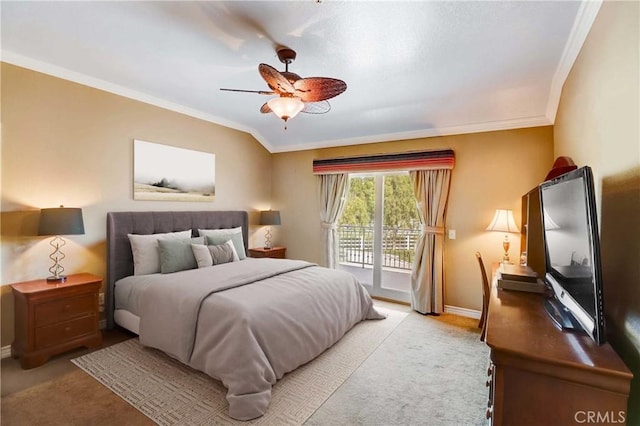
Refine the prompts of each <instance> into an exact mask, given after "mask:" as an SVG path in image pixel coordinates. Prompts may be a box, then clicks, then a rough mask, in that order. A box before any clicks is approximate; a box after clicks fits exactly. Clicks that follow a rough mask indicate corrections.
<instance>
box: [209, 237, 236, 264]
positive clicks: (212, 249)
mask: <svg viewBox="0 0 640 426" xmlns="http://www.w3.org/2000/svg"><path fill="white" fill-rule="evenodd" d="M207 248H208V249H209V253H211V260H213V266H215V265H220V264H222V263H229V262H233V250H232V249H231V247H229V245H228V244H227V243H224V244H220V245H217V246H207Z"/></svg>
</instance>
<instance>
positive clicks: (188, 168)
mask: <svg viewBox="0 0 640 426" xmlns="http://www.w3.org/2000/svg"><path fill="white" fill-rule="evenodd" d="M133 144H134V147H133V199H134V200H160V201H213V199H214V196H215V190H216V178H215V155H214V154H211V153H208V152H201V151H193V150H190V149H184V148H177V147H174V146H168V145H161V144H157V143H152V142H145V141H141V140H137V139H135V140H134V141H133Z"/></svg>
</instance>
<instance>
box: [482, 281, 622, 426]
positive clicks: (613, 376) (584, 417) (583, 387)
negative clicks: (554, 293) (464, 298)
mask: <svg viewBox="0 0 640 426" xmlns="http://www.w3.org/2000/svg"><path fill="white" fill-rule="evenodd" d="M494 275H495V274H494ZM495 282H496V281H495V278H494V280H493V283H494V285H492V289H491V299H490V302H489V312H488V318H487V335H486V343H487V345H489V347H490V348H491V366H490V367H489V371H488V374H489V379H488V381H487V386H489V389H490V391H489V404H488V406H489V408H488V410H487V418H489V417H490V418H491V419H492V424H494V425H519V426H524V425H573V424H588V423H597V424H617V425H620V424H624V423H625V419H626V411H627V399H628V396H629V388H630V384H631V379H632V377H633V376H632V374H631V372H630V371H629V369H628V368H627V367H626V366H625V364H624V363H623V362H622V360H621V359H620V357H619V356H618V355H617V354H616V352H615V351H614V350H613V348H612V347H611V346H610V345H608V344H604V345H602V346H598V345H596V344H595V343H594V342H593V341H592V340H591V339H590V338H589V337H588V336H587V335H586V334H578V333H572V332H563V331H562V330H560V329H558V328H557V327H556V326H555V324H554V323H553V321H552V320H551V318H550V317H549V316H548V315H547V313H546V312H545V310H544V307H543V300H544V296H543V295H541V294H536V293H526V292H519V291H513V290H501V289H497V288H496V287H495ZM589 419H591V420H593V421H589ZM595 420H599V421H597V422H596V421H595Z"/></svg>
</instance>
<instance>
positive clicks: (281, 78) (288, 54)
mask: <svg viewBox="0 0 640 426" xmlns="http://www.w3.org/2000/svg"><path fill="white" fill-rule="evenodd" d="M277 54H278V59H279V60H280V62H282V63H283V64H284V65H285V70H284V71H283V72H280V71H278V70H276V69H275V68H273V67H272V66H270V65H267V64H260V65H259V66H258V72H259V73H260V75H261V76H262V78H263V79H264V81H266V82H267V85H268V86H269V88H270V89H271V91H265V90H243V89H220V90H223V91H227V92H244V93H258V94H260V95H278V96H277V97H275V98H271V99H269V100H268V101H267V102H265V103H264V104H263V105H262V107H260V112H261V113H263V114H268V113H270V112H273V113H274V114H276V115H277V116H278V117H280V118H281V119H283V120H284V121H285V123H286V121H287V120H289V119H290V118H293V117H295V116H296V115H297V114H298V113H299V112H305V113H308V114H325V113H327V112H329V110H330V109H331V105H329V102H327V99H331V98H333V97H335V96H338V95H339V94H341V93H342V92H344V91H345V90H347V83H345V82H344V81H342V80H338V79H336V78H327V77H308V78H302V77H300V76H299V75H298V74H295V73H292V72H289V64H290V63H292V62H293V61H294V60H295V59H296V52H295V51H294V50H292V49H289V48H286V47H282V48H280V49H278V50H277ZM286 128H287V127H286V124H285V129H286Z"/></svg>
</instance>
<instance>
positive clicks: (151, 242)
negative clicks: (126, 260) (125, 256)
mask: <svg viewBox="0 0 640 426" xmlns="http://www.w3.org/2000/svg"><path fill="white" fill-rule="evenodd" d="M127 237H129V242H130V243H131V252H132V253H133V275H147V274H156V273H158V272H160V251H159V249H158V240H161V239H162V240H172V239H180V238H191V230H190V229H188V230H186V231H179V232H167V233H164V234H149V235H138V234H127Z"/></svg>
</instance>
